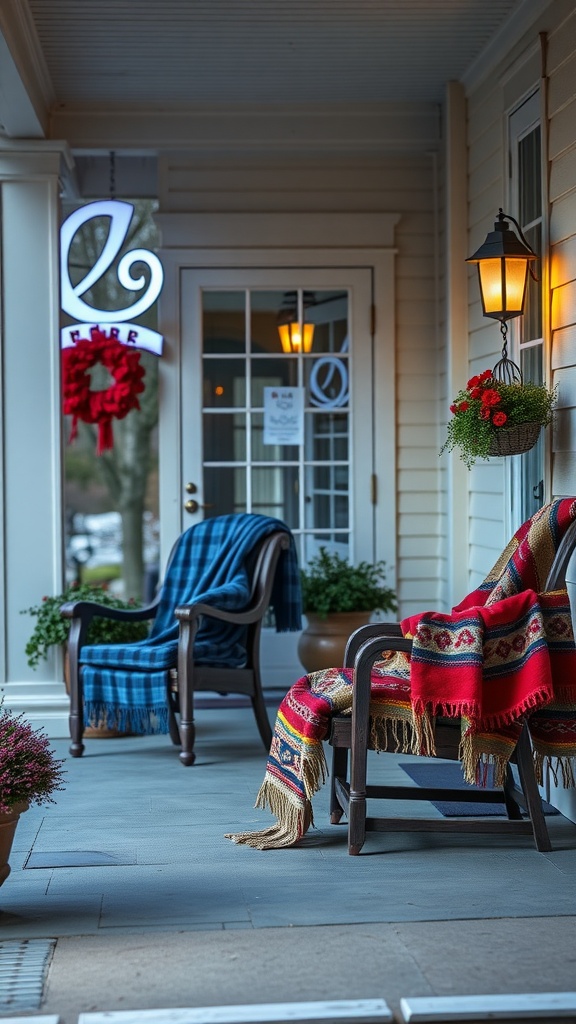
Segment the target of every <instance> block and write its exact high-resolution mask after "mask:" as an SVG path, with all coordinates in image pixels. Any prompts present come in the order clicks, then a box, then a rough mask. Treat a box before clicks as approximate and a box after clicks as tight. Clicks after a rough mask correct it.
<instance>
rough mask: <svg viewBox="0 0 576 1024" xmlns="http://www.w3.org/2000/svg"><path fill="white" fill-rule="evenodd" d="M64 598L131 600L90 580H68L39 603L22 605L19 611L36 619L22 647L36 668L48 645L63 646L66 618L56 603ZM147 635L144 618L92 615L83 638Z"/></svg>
mask: <svg viewBox="0 0 576 1024" xmlns="http://www.w3.org/2000/svg"><path fill="white" fill-rule="evenodd" d="M68 601H96V602H97V603H98V604H103V605H106V607H108V608H134V607H135V602H134V601H133V600H132V599H130V600H129V601H123V600H122V599H121V598H120V597H116V595H115V594H112V593H111V592H110V591H109V590H106V588H105V587H103V586H92V585H91V584H90V583H72V584H71V585H70V586H69V587H67V588H66V589H65V590H64V591H63V592H62V593H61V594H56V595H55V596H53V597H43V598H42V602H41V604H38V605H35V606H34V607H32V608H26V609H24V611H23V612H22V614H23V615H32V616H33V617H34V618H35V619H36V623H35V626H34V629H33V630H32V633H31V635H30V639H29V640H28V643H27V644H26V647H25V651H26V656H27V658H28V664H29V665H30V667H31V668H37V667H38V665H39V664H40V661H41V660H42V659H45V658H47V656H48V651H49V650H50V648H51V647H55V646H59V647H65V645H66V641H67V640H68V629H69V626H70V623H69V620H68V619H65V618H63V617H62V615H61V614H60V607H61V605H63V604H66V603H67V602H68ZM147 635H148V626H147V625H146V623H145V622H117V621H115V620H113V619H103V618H100V617H98V616H97V617H96V618H94V619H92V622H91V623H90V626H89V628H88V636H87V640H86V642H87V643H89V644H121V643H132V642H133V641H134V640H143V639H144V638H145V637H146V636H147Z"/></svg>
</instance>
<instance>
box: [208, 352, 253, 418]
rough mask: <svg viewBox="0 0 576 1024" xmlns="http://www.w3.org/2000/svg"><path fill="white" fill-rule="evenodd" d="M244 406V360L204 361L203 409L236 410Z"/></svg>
mask: <svg viewBox="0 0 576 1024" xmlns="http://www.w3.org/2000/svg"><path fill="white" fill-rule="evenodd" d="M245 405H246V360H245V359H205V360H204V408H205V409H211V408H212V409H236V408H238V407H241V408H244V406H245Z"/></svg>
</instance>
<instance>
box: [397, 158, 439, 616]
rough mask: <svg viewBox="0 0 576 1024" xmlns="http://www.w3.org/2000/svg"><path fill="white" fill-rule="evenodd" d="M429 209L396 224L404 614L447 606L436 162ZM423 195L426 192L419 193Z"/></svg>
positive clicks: (429, 172)
mask: <svg viewBox="0 0 576 1024" xmlns="http://www.w3.org/2000/svg"><path fill="white" fill-rule="evenodd" d="M422 173H423V177H424V179H425V181H426V183H427V193H426V197H427V202H428V205H427V208H426V209H425V210H422V211H416V210H414V211H413V212H408V211H407V212H406V214H405V215H404V216H403V217H402V219H401V221H400V224H399V225H398V231H397V241H398V248H399V253H398V257H397V278H396V289H397V291H396V360H397V362H396V395H397V405H396V408H397V497H398V572H397V590H398V597H399V601H400V607H401V611H402V614H403V615H411V614H413V613H415V612H417V611H422V610H424V609H426V608H438V607H439V606H440V605H441V603H442V594H443V587H442V577H443V575H444V570H443V564H444V558H443V557H442V555H443V550H442V545H441V535H442V532H443V530H444V529H445V526H444V521H445V516H442V514H441V495H440V491H441V480H442V471H441V465H440V460H439V458H438V452H439V446H440V435H439V422H438V419H439V417H438V409H439V381H440V377H439V368H440V361H439V352H438V340H437V339H438V330H437V327H436V324H437V322H438V284H437V281H436V279H435V276H434V271H433V268H434V266H435V264H436V260H437V240H436V229H437V217H436V215H435V212H434V201H435V196H434V185H435V173H434V166H433V162H432V159H431V158H429V159H428V161H427V164H426V166H425V167H423V168H422ZM420 194H421V195H422V192H421V193H420Z"/></svg>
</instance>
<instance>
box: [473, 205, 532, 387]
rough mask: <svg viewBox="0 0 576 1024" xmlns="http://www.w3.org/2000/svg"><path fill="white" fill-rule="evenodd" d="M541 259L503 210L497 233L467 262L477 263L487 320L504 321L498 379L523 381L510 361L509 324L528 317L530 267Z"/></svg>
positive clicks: (502, 322) (500, 212)
mask: <svg viewBox="0 0 576 1024" xmlns="http://www.w3.org/2000/svg"><path fill="white" fill-rule="evenodd" d="M509 220H511V221H512V223H513V224H514V225H515V227H516V228H517V230H518V234H519V235H520V237H518V235H517V234H516V233H515V232H514V231H512V229H511V228H510V225H509V224H508V221H509ZM537 258H538V257H537V255H536V253H535V252H534V250H533V249H532V248H531V246H530V245H529V244H528V242H527V241H526V239H525V237H524V235H523V234H522V229H521V227H520V225H519V224H518V221H516V220H515V219H514V217H512V216H511V215H510V214H509V213H503V212H502V208H500V210H499V212H498V219H497V220H496V222H495V224H494V230H493V231H490V232H489V233H488V235H487V236H486V239H485V241H484V242H483V244H482V245H481V246H480V248H479V249H477V250H476V252H475V253H474V254H473V255H472V256H469V257H468V259H467V260H466V263H476V264H477V266H478V278H479V282H480V296H481V299H482V312H483V314H484V316H489V317H492V318H493V319H494V320H499V321H500V331H501V333H502V339H503V347H502V359H501V361H500V363H498V364H497V365H496V366H495V367H494V372H495V375H497V371H498V374H501V379H502V380H518V379H520V380H521V379H522V375H521V372H520V369H519V367H517V366H516V363H513V362H512V361H511V360H509V359H508V351H507V335H508V328H507V325H506V322H507V321H508V320H512V319H513V317H516V316H522V314H523V313H524V303H525V300H526V283H527V280H528V270H529V269H530V272H531V273H532V270H531V268H530V264H531V263H532V261H533V260H536V259H537ZM532 276H534V274H532ZM534 279H535V280H536V278H535V277H534Z"/></svg>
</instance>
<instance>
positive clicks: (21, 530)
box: [0, 142, 68, 736]
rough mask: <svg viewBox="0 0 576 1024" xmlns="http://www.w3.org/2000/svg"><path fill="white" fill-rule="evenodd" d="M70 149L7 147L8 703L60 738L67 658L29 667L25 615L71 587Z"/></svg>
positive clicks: (1, 664)
mask: <svg viewBox="0 0 576 1024" xmlns="http://www.w3.org/2000/svg"><path fill="white" fill-rule="evenodd" d="M63 152H64V148H63V146H62V144H60V143H54V142H52V143H42V142H39V143H35V142H32V143H25V142H23V143H22V144H21V145H20V144H16V143H8V144H6V147H4V146H2V148H0V185H1V198H2V207H1V209H2V223H1V256H2V292H1V302H2V324H3V350H4V360H3V368H2V374H3V377H2V381H1V389H0V403H1V405H2V417H1V421H0V422H1V426H0V430H2V431H3V436H2V446H3V451H4V463H3V466H2V467H1V468H0V474H2V477H3V479H2V481H1V483H2V500H1V505H0V520H1V522H0V527H1V530H0V538H1V539H0V569H1V578H2V596H3V602H2V603H3V610H2V620H1V622H0V631H1V633H2V635H1V636H0V642H1V649H2V654H1V655H0V658H1V661H0V680H1V683H0V685H2V686H3V689H4V691H5V699H6V705H7V706H8V707H9V708H11V709H12V710H14V711H24V712H25V714H26V717H27V718H29V719H30V720H33V721H34V722H35V723H36V724H43V725H45V726H46V729H47V731H48V733H49V734H50V735H52V736H58V735H60V736H62V735H66V734H67V714H68V702H67V699H66V695H65V691H64V686H63V683H62V669H61V664H60V662H59V657H58V656H57V655H56V656H55V657H54V658H53V659H51V660H50V662H48V663H42V665H41V666H40V667H39V668H38V669H37V670H36V671H33V670H32V669H30V668H29V666H28V664H27V661H26V655H25V653H24V648H25V645H26V641H27V639H28V637H29V635H30V632H31V629H32V627H33V621H34V620H33V619H32V618H30V617H29V616H26V615H22V614H20V613H21V610H22V609H25V608H27V607H29V606H30V605H33V604H38V603H39V602H40V601H41V599H42V596H43V595H44V594H55V593H58V592H59V591H60V589H61V587H62V574H63V557H62V532H63V531H62V499H61V413H60V360H59V276H58V233H59V216H58V207H59V174H60V166H61V162H62V157H63ZM2 641H3V642H2Z"/></svg>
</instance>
